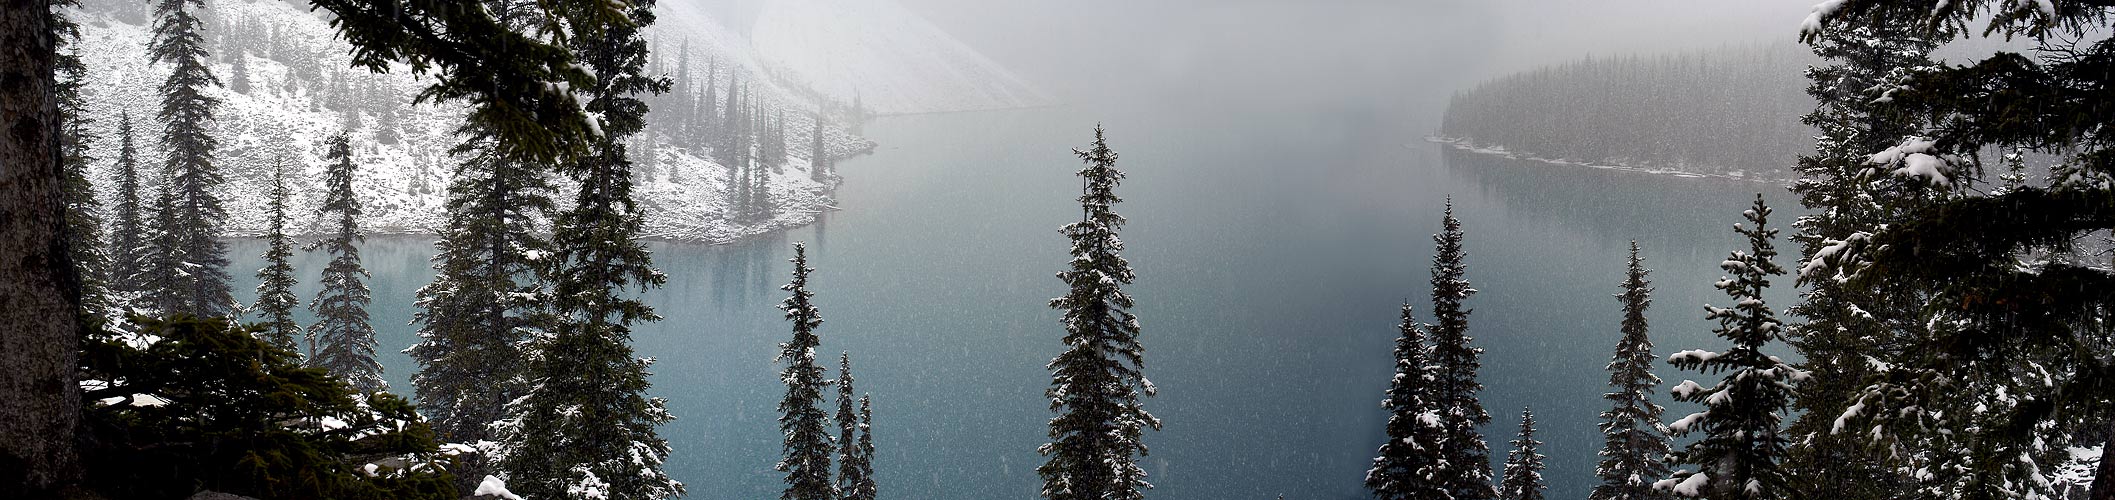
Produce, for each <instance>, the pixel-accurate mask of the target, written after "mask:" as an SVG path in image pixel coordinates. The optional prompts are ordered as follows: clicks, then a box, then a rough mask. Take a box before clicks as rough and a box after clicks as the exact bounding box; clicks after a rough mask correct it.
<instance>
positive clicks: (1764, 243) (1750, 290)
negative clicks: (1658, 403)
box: [1655, 194, 1806, 500]
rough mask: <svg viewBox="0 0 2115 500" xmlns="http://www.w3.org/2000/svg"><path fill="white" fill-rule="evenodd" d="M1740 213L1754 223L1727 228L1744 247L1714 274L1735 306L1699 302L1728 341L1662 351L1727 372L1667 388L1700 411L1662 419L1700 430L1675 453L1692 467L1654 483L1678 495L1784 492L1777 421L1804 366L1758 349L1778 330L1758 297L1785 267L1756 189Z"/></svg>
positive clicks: (1679, 431) (1723, 498)
mask: <svg viewBox="0 0 2115 500" xmlns="http://www.w3.org/2000/svg"><path fill="white" fill-rule="evenodd" d="M1742 216H1743V217H1745V218H1747V220H1748V222H1749V223H1750V224H1752V225H1753V227H1748V226H1746V225H1742V224H1734V225H1733V231H1734V232H1736V233H1740V234H1741V236H1745V237H1747V238H1748V251H1745V252H1743V251H1738V250H1736V251H1734V252H1733V254H1732V256H1730V257H1727V258H1726V261H1725V262H1722V263H1720V264H1719V268H1721V269H1725V270H1726V272H1727V273H1731V274H1732V275H1733V276H1732V277H1730V278H1720V279H1719V281H1718V283H1717V285H1716V286H1717V287H1718V289H1720V290H1725V291H1726V297H1727V298H1729V299H1732V300H1733V302H1734V307H1732V308H1725V307H1715V306H1710V305H1706V306H1704V310H1705V315H1704V318H1705V319H1709V320H1717V321H1718V325H1719V326H1718V328H1717V329H1716V330H1715V331H1714V332H1713V333H1716V334H1718V336H1719V337H1720V338H1723V339H1726V340H1727V341H1730V342H1732V343H1733V346H1732V348H1731V349H1728V350H1727V351H1725V352H1711V351H1705V350H1688V351H1682V352H1678V353H1675V354H1674V355H1673V356H1668V358H1667V360H1668V362H1669V363H1671V364H1673V365H1674V366H1676V367H1678V368H1682V369H1685V370H1696V371H1699V372H1702V373H1705V374H1710V375H1717V374H1720V373H1725V374H1726V375H1725V378H1724V379H1723V380H1721V381H1720V382H1719V383H1718V384H1716V385H1714V386H1712V387H1709V388H1705V387H1703V386H1700V385H1698V384H1697V383H1696V381H1693V380H1684V381H1682V383H1681V384H1680V385H1677V386H1675V388H1674V389H1673V390H1671V391H1668V392H1670V393H1672V394H1674V398H1675V400H1677V401H1682V402H1688V403H1697V404H1701V405H1703V406H1704V410H1703V411H1699V412H1697V413H1693V414H1690V415H1689V416H1687V417H1683V418H1682V419H1681V420H1678V421H1675V423H1673V424H1671V425H1668V428H1669V429H1670V430H1672V431H1673V432H1674V433H1675V434H1676V435H1688V434H1690V433H1702V434H1703V438H1702V439H1698V440H1697V441H1695V442H1692V443H1690V444H1689V446H1688V447H1686V448H1684V449H1683V450H1682V451H1681V452H1679V453H1677V454H1675V458H1674V460H1673V462H1676V463H1684V464H1694V465H1696V466H1697V468H1696V470H1693V471H1692V470H1687V469H1683V470H1677V471H1675V472H1674V477H1673V478H1670V479H1665V480H1661V481H1659V482H1658V483H1656V484H1655V487H1660V488H1668V489H1670V490H1671V491H1673V492H1674V493H1675V494H1677V495H1681V496H1687V497H1702V498H1711V499H1714V500H1728V499H1774V498H1783V497H1784V495H1785V490H1784V488H1785V486H1786V478H1785V476H1784V473H1783V471H1781V470H1779V469H1778V461H1779V460H1781V459H1782V458H1783V457H1784V451H1785V437H1784V435H1783V433H1782V431H1781V429H1780V428H1779V426H1778V424H1779V422H1780V421H1781V420H1782V419H1783V418H1784V414H1785V412H1786V411H1787V409H1788V408H1789V407H1790V405H1791V402H1792V401H1791V400H1792V390H1793V384H1794V383H1795V382H1797V381H1798V380H1800V379H1803V378H1806V373H1805V372H1801V371H1799V369H1798V368H1794V367H1792V365H1789V364H1786V363H1785V362H1784V361H1782V360H1779V359H1777V357H1776V356H1769V355H1765V354H1763V353H1762V348H1763V346H1764V345H1765V344H1768V343H1770V342H1771V341H1774V340H1780V339H1781V338H1782V337H1783V335H1784V329H1783V327H1782V325H1780V324H1779V323H1778V322H1777V317H1776V314H1775V313H1773V312H1771V311H1770V306H1769V305H1768V304H1765V303H1764V302H1763V297H1762V294H1763V291H1764V290H1767V289H1769V287H1770V277H1771V276H1777V275H1781V274H1784V268H1782V267H1778V265H1777V263H1776V262H1773V261H1772V259H1775V258H1776V257H1777V249H1776V248H1775V247H1774V245H1773V244H1772V243H1771V240H1774V239H1776V238H1777V229H1774V228H1771V227H1769V217H1770V207H1769V206H1767V205H1764V204H1763V198H1762V195H1760V194H1758V195H1756V196H1755V205H1754V206H1752V207H1751V208H1749V209H1748V210H1747V211H1745V212H1743V213H1742Z"/></svg>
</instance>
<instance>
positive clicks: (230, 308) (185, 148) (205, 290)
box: [147, 0, 235, 317]
mask: <svg viewBox="0 0 2115 500" xmlns="http://www.w3.org/2000/svg"><path fill="white" fill-rule="evenodd" d="M204 7H205V3H204V2H203V1H201V0H160V3H159V4H157V5H156V6H155V17H156V19H155V22H154V41H153V43H152V44H150V45H149V46H148V47H147V50H148V53H149V54H150V55H151V56H152V57H153V62H156V63H165V64H169V65H171V66H172V71H170V73H169V77H168V79H166V80H164V81H163V82H162V85H161V94H162V108H161V113H160V115H159V117H160V118H161V120H162V137H161V145H162V149H163V150H164V153H165V159H164V162H163V166H162V170H163V174H164V175H165V176H166V180H165V181H164V182H165V183H166V184H167V185H165V186H163V188H162V190H163V193H164V194H165V195H166V196H168V197H169V199H168V203H167V204H165V205H164V206H158V207H157V208H158V209H162V210H169V211H173V213H169V214H160V215H159V217H160V218H162V219H163V220H164V221H165V222H167V223H169V225H165V226H161V227H159V228H157V229H158V233H157V235H156V237H157V238H159V239H162V240H165V241H162V242H158V244H157V245H156V246H157V247H158V250H157V251H160V252H164V253H166V255H159V256H157V259H158V260H159V261H160V263H161V264H162V266H161V267H159V268H157V269H154V270H153V272H154V273H156V274H160V275H162V276H157V277H156V278H157V279H158V280H165V285H166V286H164V287H160V288H159V289H155V290H152V291H151V292H152V293H153V294H155V295H158V296H160V297H161V300H159V301H157V302H159V303H160V304H162V305H163V309H162V312H182V313H189V314H191V315H193V316H198V317H220V316H228V315H230V314H231V313H233V312H234V307H235V298H234V294H233V293H232V291H231V289H230V288H229V286H228V272H227V267H228V257H227V244H226V243H223V242H221V241H220V239H219V236H220V228H221V225H222V224H223V223H224V222H225V221H226V219H227V211H226V210H225V209H224V208H223V207H222V206H221V203H220V194H219V191H220V188H221V186H222V185H223V184H225V183H226V179H225V178H224V177H222V176H221V174H220V169H219V167H218V166H216V165H215V164H214V158H213V150H214V148H216V147H218V141H217V140H215V139H214V138H213V136H212V130H211V129H212V124H213V114H214V108H216V107H218V106H219V105H220V100H219V99H218V98H215V97H212V96H210V95H207V93H206V92H207V89H208V88H211V87H218V86H220V79H219V78H217V77H215V76H213V72H212V70H211V69H210V68H207V67H206V61H205V59H206V49H205V39H204V38H203V33H201V29H202V22H201V21H200V20H199V18H198V16H197V15H195V14H194V13H193V12H192V9H193V8H199V9H203V8H204ZM158 205H162V204H160V203H158Z"/></svg>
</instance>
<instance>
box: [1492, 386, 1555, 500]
mask: <svg viewBox="0 0 2115 500" xmlns="http://www.w3.org/2000/svg"><path fill="white" fill-rule="evenodd" d="M1541 448H1542V442H1541V441H1536V440H1535V413H1534V412H1533V411H1529V410H1528V409H1527V408H1521V409H1520V437H1517V438H1513V451H1512V452H1510V453H1506V456H1505V478H1504V479H1503V480H1501V481H1499V483H1498V498H1502V499H1505V500H1542V492H1543V490H1546V489H1549V488H1548V487H1547V486H1544V485H1543V484H1542V469H1543V465H1542V459H1544V458H1547V457H1544V456H1542V454H1541V453H1537V452H1536V450H1539V449H1541Z"/></svg>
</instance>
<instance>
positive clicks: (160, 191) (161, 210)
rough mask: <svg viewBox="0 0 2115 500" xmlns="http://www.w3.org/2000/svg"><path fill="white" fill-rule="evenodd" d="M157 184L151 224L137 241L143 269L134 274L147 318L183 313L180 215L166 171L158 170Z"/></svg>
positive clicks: (183, 282) (172, 185) (184, 282)
mask: <svg viewBox="0 0 2115 500" xmlns="http://www.w3.org/2000/svg"><path fill="white" fill-rule="evenodd" d="M161 173H162V175H161V182H158V183H155V186H154V208H153V210H151V212H152V214H153V216H154V223H153V224H150V225H149V226H148V227H147V229H146V231H145V232H144V233H142V235H141V238H142V239H144V240H146V243H145V244H144V245H142V252H141V254H142V257H143V259H142V260H143V261H144V264H145V266H144V268H143V269H142V270H141V271H140V273H139V274H138V277H139V280H138V283H139V286H140V289H141V296H140V301H139V302H140V305H142V306H144V309H146V310H147V312H150V313H153V314H151V315H164V314H173V313H174V312H180V311H182V310H183V309H184V301H183V295H181V294H180V293H178V292H179V291H181V290H183V289H184V287H185V285H186V284H187V282H186V281H185V276H184V274H183V269H184V260H183V258H184V251H183V247H182V243H183V242H182V241H181V240H179V239H178V238H177V236H176V234H177V232H178V229H179V228H178V227H177V224H178V220H179V218H180V217H181V214H180V213H179V212H178V210H177V206H176V204H177V201H176V193H174V192H172V190H173V189H174V188H175V184H176V183H175V182H174V181H173V180H172V179H171V177H172V176H171V175H169V172H168V170H167V169H163V170H162V172H161Z"/></svg>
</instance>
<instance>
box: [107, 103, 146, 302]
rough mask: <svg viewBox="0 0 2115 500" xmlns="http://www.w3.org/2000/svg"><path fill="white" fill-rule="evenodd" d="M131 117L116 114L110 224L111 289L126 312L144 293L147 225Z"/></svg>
mask: <svg viewBox="0 0 2115 500" xmlns="http://www.w3.org/2000/svg"><path fill="white" fill-rule="evenodd" d="M132 137H133V135H132V114H131V113H124V112H121V113H118V157H117V207H116V209H115V210H113V211H112V214H111V215H112V217H111V220H110V272H109V273H108V274H109V276H110V284H111V286H110V288H111V291H112V292H113V293H114V294H116V295H117V297H119V299H118V300H117V302H118V305H120V306H122V308H123V309H126V310H129V309H132V308H133V307H134V304H133V299H134V298H136V297H137V296H138V294H139V293H140V292H142V291H143V290H145V287H144V286H142V280H144V279H146V277H145V276H141V272H143V271H144V270H145V269H146V268H147V263H148V258H149V257H148V256H147V255H146V251H147V249H146V247H145V245H146V244H147V240H146V238H145V237H144V235H145V234H146V231H147V221H146V220H145V218H144V216H145V214H144V210H145V209H146V207H143V206H141V205H140V169H139V150H138V149H137V148H136V147H135V146H133V143H132Z"/></svg>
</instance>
